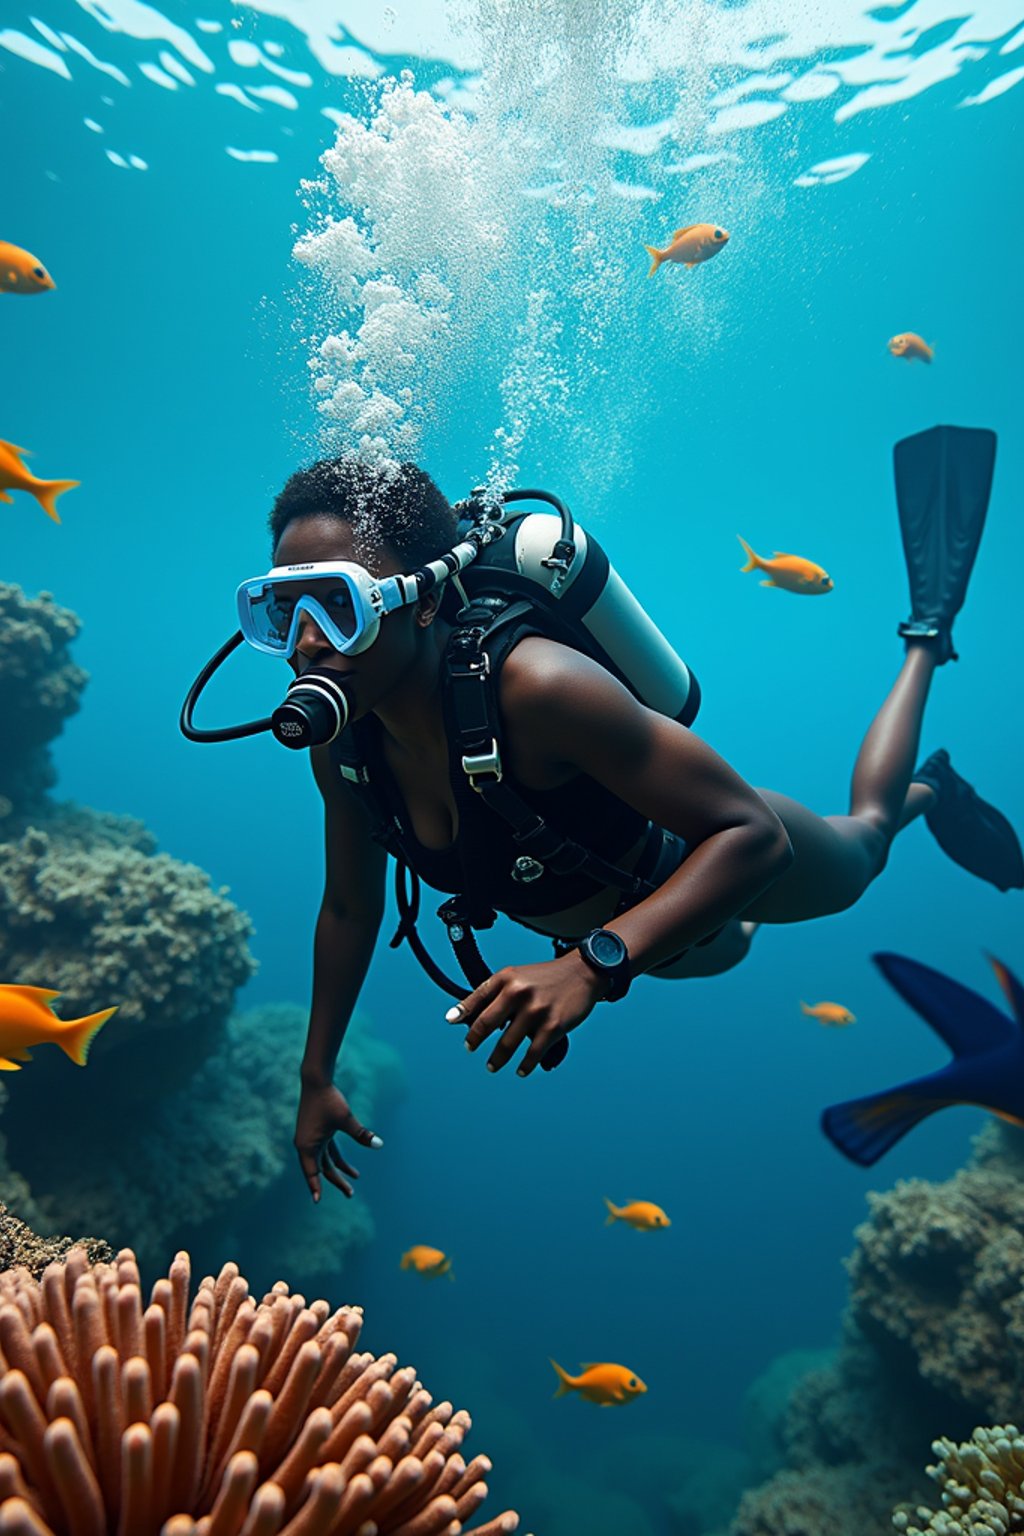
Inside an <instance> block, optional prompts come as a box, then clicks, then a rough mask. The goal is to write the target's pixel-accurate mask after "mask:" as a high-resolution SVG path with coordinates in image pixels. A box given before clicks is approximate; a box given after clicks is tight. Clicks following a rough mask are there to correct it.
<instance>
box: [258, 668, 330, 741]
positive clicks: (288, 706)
mask: <svg viewBox="0 0 1024 1536" xmlns="http://www.w3.org/2000/svg"><path fill="white" fill-rule="evenodd" d="M345 686H346V680H345V677H344V674H342V673H339V672H332V671H331V670H330V668H328V667H309V668H308V669H307V670H306V671H305V672H303V674H302V676H301V677H297V678H296V679H295V681H294V682H293V683H291V684H290V685H289V688H288V692H287V694H286V695H285V699H284V702H283V703H282V704H279V705H278V706H277V708H276V709H275V710H274V713H273V714H272V715H271V717H270V729H271V731H272V733H273V734H274V736H276V738H277V740H278V741H279V742H280V743H281V745H282V746H283V747H293V748H295V749H296V750H299V749H301V748H303V747H324V746H326V745H327V743H328V742H329V741H333V740H334V738H335V737H336V736H338V735H340V734H341V732H342V731H343V730H344V729H345V727H346V725H347V724H348V717H349V702H348V699H347V697H346V695H345Z"/></svg>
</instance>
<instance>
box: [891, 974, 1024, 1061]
mask: <svg viewBox="0 0 1024 1536" xmlns="http://www.w3.org/2000/svg"><path fill="white" fill-rule="evenodd" d="M871 958H872V959H873V960H874V962H875V964H876V965H877V966H878V969H879V970H880V971H881V973H882V975H883V976H884V977H885V979H886V981H887V982H888V983H889V985H890V986H892V987H895V989H896V991H897V992H898V993H899V994H900V996H901V997H902V998H903V1000H904V1002H907V1003H909V1004H910V1006H911V1008H913V1009H914V1011H915V1012H916V1013H919V1014H920V1015H921V1017H922V1019H924V1021H925V1023H926V1024H930V1025H931V1027H932V1029H934V1031H935V1033H936V1034H937V1035H938V1036H940V1038H941V1039H943V1040H944V1041H945V1042H946V1044H947V1045H948V1046H949V1048H950V1050H951V1051H952V1052H953V1054H954V1056H978V1055H981V1054H983V1053H984V1052H986V1051H991V1050H994V1049H996V1048H997V1047H999V1046H1003V1045H1006V1044H1007V1043H1008V1042H1009V1041H1010V1040H1012V1039H1013V1038H1014V1036H1015V1035H1016V1034H1017V1033H1018V1027H1017V1025H1016V1024H1015V1023H1014V1021H1013V1020H1012V1019H1010V1018H1007V1016H1006V1014H1005V1013H1000V1011H999V1009H998V1008H993V1006H992V1004H991V1003H990V1002H987V1001H986V999H985V998H983V997H982V996H981V995H980V994H979V993H977V992H972V991H971V989H970V987H964V986H961V985H960V983H959V982H958V981H954V980H953V979H952V977H950V976H944V975H943V974H942V972H941V971H933V970H932V969H931V967H930V966H927V965H919V964H918V963H917V961H916V960H908V959H907V957H906V956H905V955H893V954H877V955H872V957H871Z"/></svg>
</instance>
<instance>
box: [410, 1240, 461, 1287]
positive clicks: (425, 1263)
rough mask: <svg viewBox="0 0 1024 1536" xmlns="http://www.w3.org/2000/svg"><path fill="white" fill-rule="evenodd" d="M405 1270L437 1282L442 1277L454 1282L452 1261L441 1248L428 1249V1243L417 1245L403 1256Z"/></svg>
mask: <svg viewBox="0 0 1024 1536" xmlns="http://www.w3.org/2000/svg"><path fill="white" fill-rule="evenodd" d="M401 1267H402V1268H403V1269H414V1270H415V1271H416V1273H417V1274H418V1275H426V1276H428V1277H429V1278H430V1279H432V1280H436V1279H437V1278H438V1276H440V1275H447V1276H448V1279H449V1280H454V1279H455V1275H454V1274H453V1272H452V1261H451V1259H449V1258H447V1257H446V1256H445V1254H443V1253H442V1252H441V1250H440V1248H428V1247H427V1245H426V1243H416V1244H415V1246H414V1247H412V1248H410V1249H409V1250H408V1252H406V1253H403V1254H402V1265H401Z"/></svg>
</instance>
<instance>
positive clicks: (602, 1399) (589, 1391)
mask: <svg viewBox="0 0 1024 1536" xmlns="http://www.w3.org/2000/svg"><path fill="white" fill-rule="evenodd" d="M551 1364H552V1365H553V1366H554V1368H555V1371H556V1372H557V1375H558V1391H557V1392H556V1393H555V1396H556V1397H564V1396H565V1394H566V1393H567V1392H578V1393H579V1394H580V1397H585V1398H586V1400H587V1402H588V1403H597V1405H598V1407H599V1408H615V1407H617V1406H619V1405H620V1404H622V1403H631V1402H632V1401H633V1399H634V1397H639V1396H640V1394H641V1392H646V1391H647V1388H646V1387H645V1386H644V1384H643V1382H642V1381H641V1380H640V1378H639V1376H637V1375H636V1374H635V1372H633V1371H630V1370H627V1368H626V1367H625V1366H624V1365H610V1364H608V1363H605V1364H603V1365H581V1366H580V1374H579V1375H578V1376H570V1375H569V1372H568V1371H563V1370H562V1367H561V1366H560V1365H559V1363H558V1361H557V1360H552V1362H551Z"/></svg>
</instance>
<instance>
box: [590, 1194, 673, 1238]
mask: <svg viewBox="0 0 1024 1536" xmlns="http://www.w3.org/2000/svg"><path fill="white" fill-rule="evenodd" d="M604 1203H605V1205H606V1206H607V1207H608V1217H607V1219H606V1221H605V1226H606V1227H610V1226H611V1225H612V1223H613V1222H616V1221H624V1222H625V1223H626V1225H627V1226H628V1227H635V1228H636V1230H637V1231H638V1232H657V1231H658V1230H659V1228H661V1227H670V1226H671V1225H672V1223H671V1222H670V1221H669V1219H668V1217H667V1216H666V1215H665V1212H664V1211H663V1210H662V1208H661V1206H660V1205H652V1203H651V1201H650V1200H630V1201H629V1203H628V1204H627V1205H613V1204H612V1202H611V1201H610V1200H609V1199H608V1196H607V1195H606V1196H605V1200H604Z"/></svg>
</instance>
